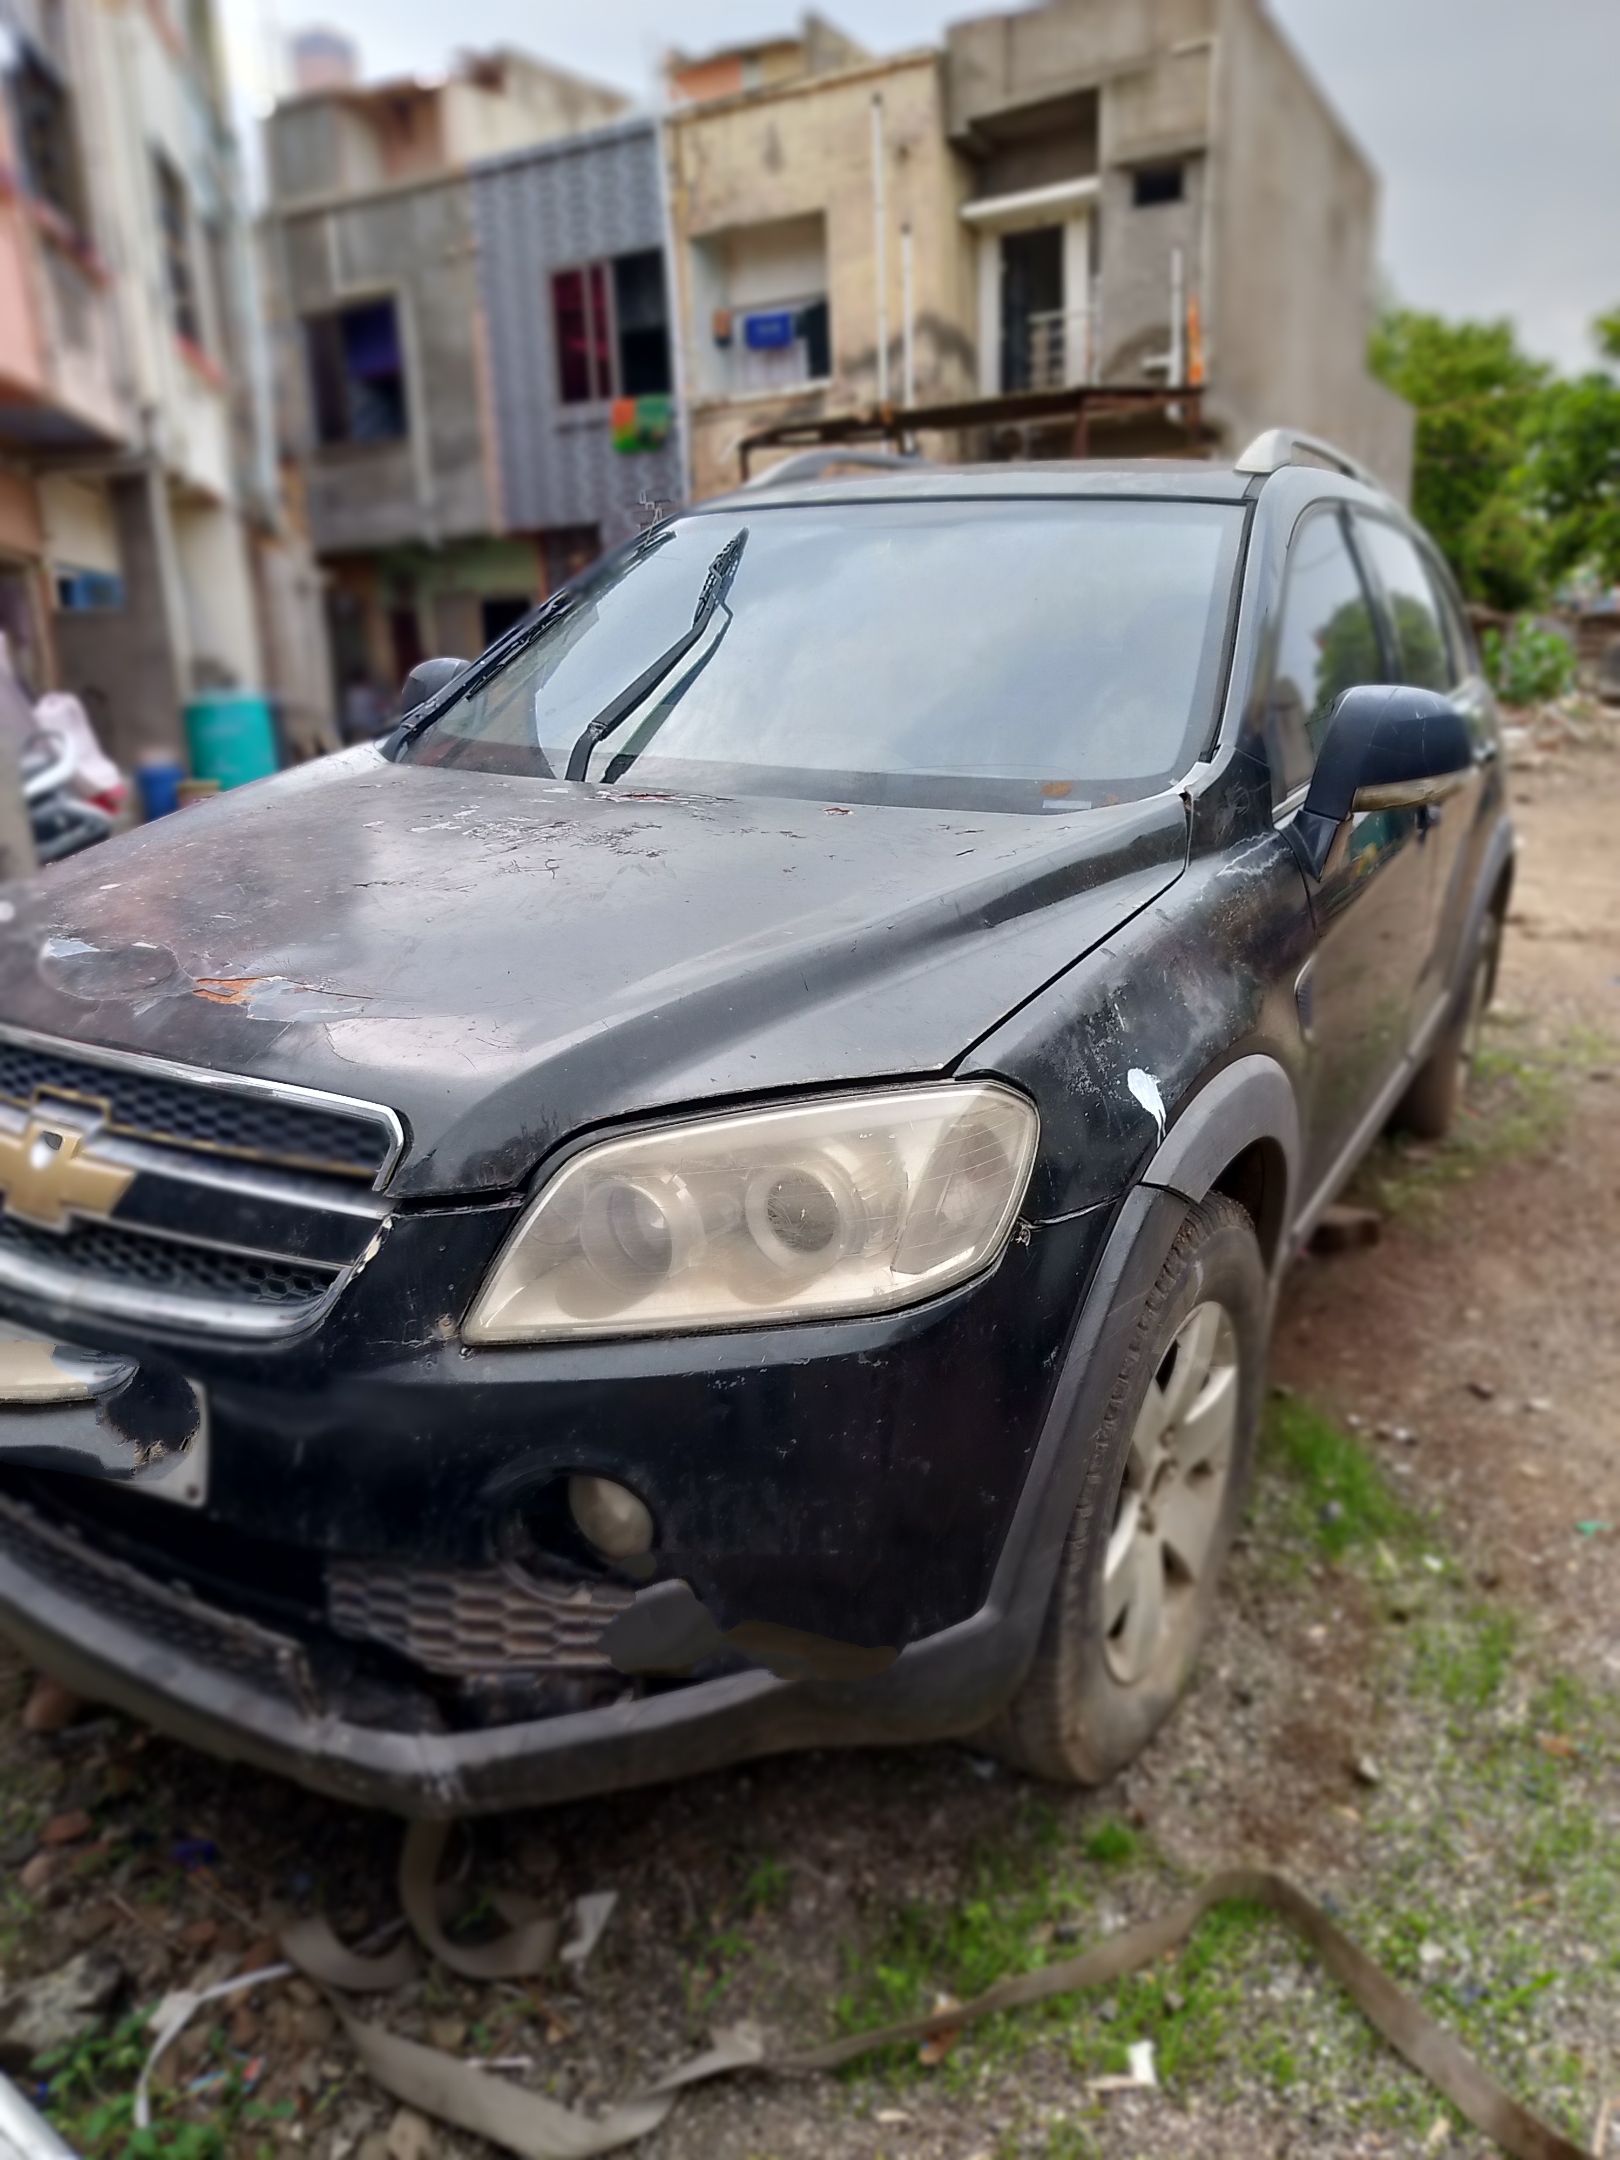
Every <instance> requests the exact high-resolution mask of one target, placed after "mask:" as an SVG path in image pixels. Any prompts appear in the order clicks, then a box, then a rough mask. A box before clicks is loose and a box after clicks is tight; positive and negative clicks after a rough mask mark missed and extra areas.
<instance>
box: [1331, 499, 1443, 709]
mask: <svg viewBox="0 0 1620 2160" xmlns="http://www.w3.org/2000/svg"><path fill="white" fill-rule="evenodd" d="M1356 534H1357V537H1358V538H1359V539H1360V541H1361V543H1362V545H1363V546H1364V547H1365V548H1366V550H1367V553H1368V555H1369V556H1370V557H1371V559H1372V566H1373V572H1374V575H1375V576H1376V577H1377V579H1378V582H1379V583H1380V584H1381V585H1382V586H1383V588H1384V594H1385V597H1386V598H1387V600H1388V602H1389V614H1390V628H1391V630H1392V631H1393V633H1394V640H1395V660H1396V671H1397V676H1398V679H1399V680H1400V681H1401V682H1403V683H1411V684H1412V685H1413V686H1414V688H1416V689H1419V690H1449V689H1450V688H1451V686H1452V684H1453V683H1454V682H1456V681H1457V679H1458V677H1459V676H1460V675H1461V674H1462V672H1463V670H1462V666H1461V664H1460V661H1459V659H1457V658H1456V657H1454V656H1453V654H1452V653H1451V651H1450V650H1449V644H1450V641H1449V639H1448V637H1447V635H1446V620H1445V617H1444V615H1443V614H1442V613H1441V610H1440V602H1439V597H1438V595H1437V594H1436V592H1435V589H1434V580H1433V578H1432V577H1431V576H1430V574H1429V566H1428V564H1427V563H1426V562H1425V561H1424V560H1423V557H1422V556H1421V555H1420V554H1419V553H1418V551H1417V549H1416V548H1415V547H1414V546H1413V544H1412V542H1411V541H1410V540H1409V539H1408V538H1407V537H1406V535H1405V533H1403V532H1398V531H1397V530H1396V528H1395V527H1394V526H1393V525H1386V524H1385V523H1384V521H1383V519H1382V518H1371V517H1359V516H1358V517H1357V519H1356Z"/></svg>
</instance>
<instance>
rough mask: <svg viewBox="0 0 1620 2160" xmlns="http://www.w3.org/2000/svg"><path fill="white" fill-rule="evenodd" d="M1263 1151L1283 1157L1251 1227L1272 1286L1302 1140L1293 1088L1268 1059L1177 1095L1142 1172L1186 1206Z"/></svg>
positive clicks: (1241, 1061)
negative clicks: (1171, 1119) (1278, 1178)
mask: <svg viewBox="0 0 1620 2160" xmlns="http://www.w3.org/2000/svg"><path fill="white" fill-rule="evenodd" d="M1262 1145H1266V1146H1269V1147H1271V1148H1274V1149H1275V1150H1276V1151H1277V1153H1278V1155H1279V1156H1280V1158H1281V1174H1282V1187H1281V1190H1279V1191H1268V1192H1267V1194H1266V1198H1265V1203H1264V1211H1263V1212H1264V1219H1263V1220H1261V1219H1258V1218H1259V1216H1260V1214H1261V1211H1260V1210H1259V1209H1251V1213H1254V1214H1256V1216H1257V1220H1256V1223H1255V1228H1256V1230H1257V1231H1258V1232H1259V1234H1260V1240H1261V1245H1262V1249H1263V1250H1264V1252H1265V1253H1266V1256H1267V1260H1268V1269H1267V1272H1268V1273H1269V1274H1270V1275H1271V1276H1272V1278H1273V1280H1275V1279H1276V1277H1277V1276H1278V1275H1279V1273H1280V1271H1281V1266H1282V1262H1283V1260H1284V1259H1285V1257H1286V1240H1285V1239H1284V1238H1283V1237H1282V1236H1281V1235H1280V1230H1281V1226H1282V1224H1284V1223H1286V1222H1287V1220H1288V1218H1289V1211H1290V1207H1291V1204H1292V1202H1293V1200H1294V1196H1295V1195H1296V1193H1297V1192H1298V1189H1299V1177H1300V1159H1301V1138H1300V1122H1299V1104H1298V1101H1297V1099H1296V1097H1295V1094H1294V1083H1293V1081H1292V1080H1291V1079H1290V1078H1289V1076H1288V1074H1287V1072H1286V1071H1285V1070H1284V1068H1283V1067H1282V1066H1281V1065H1280V1064H1279V1063H1278V1062H1277V1060H1276V1059H1275V1058H1274V1057H1268V1056H1266V1055H1265V1054H1264V1053H1262V1052H1259V1051H1251V1052H1250V1053H1249V1054H1248V1055H1246V1056H1244V1057H1240V1058H1236V1059H1234V1060H1233V1062H1232V1063H1231V1064H1230V1065H1223V1066H1222V1067H1221V1069H1220V1071H1219V1072H1217V1073H1216V1074H1215V1075H1214V1076H1213V1077H1212V1078H1211V1079H1209V1080H1207V1081H1206V1082H1205V1083H1204V1085H1203V1086H1202V1087H1200V1088H1199V1089H1198V1090H1197V1092H1196V1093H1195V1094H1192V1095H1190V1096H1185V1097H1183V1100H1182V1105H1181V1107H1180V1109H1179V1111H1178V1113H1177V1116H1176V1120H1175V1123H1174V1124H1173V1125H1172V1126H1171V1127H1170V1128H1169V1130H1168V1132H1166V1134H1165V1136H1164V1138H1163V1140H1162V1141H1161V1142H1160V1143H1159V1147H1158V1150H1157V1152H1156V1153H1155V1154H1154V1156H1153V1157H1152V1159H1151V1161H1150V1162H1149V1163H1148V1165H1147V1168H1146V1169H1145V1170H1144V1171H1143V1172H1142V1183H1143V1184H1144V1185H1146V1186H1150V1187H1152V1188H1153V1189H1154V1190H1156V1191H1160V1192H1171V1193H1177V1194H1179V1195H1180V1197H1181V1198H1182V1199H1183V1200H1185V1201H1187V1202H1188V1203H1189V1204H1194V1205H1195V1204H1196V1203H1197V1202H1198V1201H1200V1200H1204V1199H1207V1198H1208V1196H1209V1194H1210V1193H1211V1192H1212V1191H1213V1190H1214V1189H1215V1187H1216V1184H1217V1181H1218V1180H1219V1179H1220V1177H1221V1175H1222V1173H1223V1172H1224V1171H1226V1170H1227V1168H1228V1167H1229V1166H1230V1165H1231V1164H1232V1163H1234V1162H1236V1161H1238V1160H1239V1158H1241V1157H1242V1156H1244V1155H1246V1154H1247V1153H1248V1152H1249V1151H1250V1150H1251V1149H1253V1148H1255V1147H1257V1146H1262Z"/></svg>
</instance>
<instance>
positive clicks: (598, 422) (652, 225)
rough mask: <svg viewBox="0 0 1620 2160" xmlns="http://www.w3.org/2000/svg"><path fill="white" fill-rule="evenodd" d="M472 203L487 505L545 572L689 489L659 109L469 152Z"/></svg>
mask: <svg viewBox="0 0 1620 2160" xmlns="http://www.w3.org/2000/svg"><path fill="white" fill-rule="evenodd" d="M472 201H473V223H474V228H475V231H476V233H477V240H478V281H479V294H480V299H481V305H482V314H483V320H484V324H485V349H486V352H487V356H488V382H489V391H490V398H491V403H492V406H493V414H494V426H495V440H496V444H497V446H498V447H497V457H496V473H497V481H498V485H499V489H500V511H501V517H502V521H503V523H504V524H505V526H506V527H507V529H509V530H511V531H514V532H530V533H535V534H537V535H540V536H541V542H542V548H543V549H547V548H549V556H548V560H547V570H548V579H549V582H553V583H554V582H556V577H557V574H558V572H559V571H561V570H563V568H564V567H565V565H566V563H567V562H568V561H569V560H570V559H571V558H572V557H575V556H577V555H579V554H580V553H581V552H582V551H584V550H587V549H589V550H590V551H591V552H595V551H596V550H597V549H599V548H603V547H613V546H616V545H617V543H618V542H619V541H621V540H625V539H628V538H630V537H631V535H633V534H634V533H636V532H638V531H639V530H640V529H641V527H642V526H643V525H645V524H646V523H647V522H648V515H649V506H651V505H654V504H657V503H675V502H679V501H681V500H682V499H683V498H684V496H685V494H686V492H687V489H686V478H685V472H684V461H683V454H682V453H683V444H682V438H681V426H680V412H679V403H680V401H679V398H678V395H677V382H676V375H675V348H674V339H673V338H672V336H671V325H670V290H669V277H668V268H667V264H666V260H665V249H664V237H665V211H664V191H663V170H662V149H661V145H660V142H659V137H658V127H657V123H656V122H654V121H652V120H647V119H636V120H629V121H625V122H623V123H622V124H621V125H619V126H617V127H612V128H605V129H596V130H593V131H592V132H591V133H589V134H585V135H576V136H572V137H570V138H568V139H566V140H564V141H562V142H554V143H545V144H542V145H540V146H539V147H537V148H535V149H532V150H525V151H521V152H519V153H517V154H516V155H514V156H511V157H507V158H502V159H500V160H499V161H497V162H493V163H489V164H485V165H481V166H478V167H476V168H475V169H474V171H473V174H472ZM598 318H600V319H598ZM582 343H583V344H584V345H586V346H588V347H590V348H591V349H590V350H589V351H585V352H582V351H581V349H580V348H581V345H582Z"/></svg>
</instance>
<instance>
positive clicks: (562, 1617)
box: [326, 1560, 635, 1679]
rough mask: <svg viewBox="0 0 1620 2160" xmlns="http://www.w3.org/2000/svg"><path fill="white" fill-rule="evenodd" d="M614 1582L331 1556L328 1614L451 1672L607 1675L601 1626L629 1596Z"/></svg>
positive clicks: (349, 1629) (349, 1630)
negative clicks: (519, 1577) (519, 1576)
mask: <svg viewBox="0 0 1620 2160" xmlns="http://www.w3.org/2000/svg"><path fill="white" fill-rule="evenodd" d="M634 1595H635V1593H634V1591H632V1590H629V1589H626V1588H623V1587H621V1586H620V1585H619V1584H617V1583H606V1582H578V1583H574V1582H560V1581H550V1582H548V1581H542V1580H540V1579H539V1578H538V1577H537V1578H535V1579H534V1580H533V1581H532V1582H528V1581H519V1580H517V1579H515V1578H514V1577H511V1576H507V1575H503V1574H499V1573H497V1572H496V1571H495V1570H494V1569H487V1570H479V1571H474V1570H465V1571H462V1570H454V1569H450V1568H428V1567H415V1566H411V1565H410V1564H408V1563H403V1562H395V1561H387V1560H333V1561H331V1562H330V1563H329V1564H328V1567H327V1571H326V1598H327V1618H328V1620H329V1621H330V1622H331V1625H332V1627H333V1629H334V1630H335V1632H336V1633H337V1634H339V1635H346V1636H348V1637H349V1638H350V1640H351V1641H355V1642H371V1643H380V1644H383V1645H384V1646H385V1647H386V1648H388V1649H390V1650H397V1651H398V1652H399V1654H400V1655H401V1656H402V1657H406V1658H409V1659H410V1660H411V1662H412V1664H414V1665H419V1666H421V1667H422V1669H423V1670H424V1671H425V1672H431V1673H442V1674H445V1675H447V1676H453V1677H455V1678H458V1679H469V1678H472V1677H474V1676H482V1675H492V1674H510V1673H566V1672H575V1673H582V1672H611V1671H612V1669H613V1668H612V1664H611V1662H610V1660H609V1658H608V1656H607V1654H606V1652H605V1651H604V1650H603V1649H602V1647H601V1636H602V1631H603V1630H604V1629H605V1628H606V1627H607V1625H608V1623H609V1622H610V1621H611V1620H613V1619H615V1618H616V1617H617V1615H618V1614H620V1613H621V1612H623V1611H624V1610H625V1608H626V1606H628V1605H629V1604H630V1602H631V1600H632V1598H633V1597H634Z"/></svg>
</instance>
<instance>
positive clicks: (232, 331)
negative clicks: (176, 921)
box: [0, 0, 322, 767]
mask: <svg viewBox="0 0 1620 2160" xmlns="http://www.w3.org/2000/svg"><path fill="white" fill-rule="evenodd" d="M0 6H3V7H4V8H5V9H6V10H7V11H8V13H7V14H6V17H5V20H4V23H3V24H0V72H3V75H4V95H3V96H0V133H3V136H4V146H3V149H0V155H3V156H4V157H5V160H6V163H5V171H6V172H7V174H8V175H13V176H15V180H14V184H13V185H12V186H11V187H9V189H7V190H6V191H5V193H6V196H7V199H6V200H4V201H0V287H3V288H4V294H3V298H0V378H3V381H0V452H3V454H4V455H5V457H6V464H7V467H8V470H7V472H6V475H5V484H4V486H3V488H0V497H3V502H0V514H4V515H5V517H6V522H7V531H6V533H5V536H4V537H3V538H0V552H3V553H4V555H5V556H6V557H7V562H6V563H5V564H0V606H6V607H9V609H10V610H11V612H12V613H13V614H16V613H19V612H20V607H19V604H18V601H17V594H18V592H19V590H20V589H21V588H22V587H24V586H27V587H28V588H29V589H30V591H31V593H32V599H33V613H34V616H35V622H36V634H35V636H34V638H33V640H32V643H31V645H30V647H29V651H28V657H27V661H26V670H25V671H26V673H27V675H28V677H29V680H28V688H29V690H30V691H31V692H32V693H33V694H35V695H37V694H39V693H40V692H41V691H43V690H44V689H47V688H65V689H68V690H72V691H74V692H76V693H77V694H78V695H79V696H80V697H81V698H82V699H83V700H84V703H85V705H86V707H87V709H88V710H89V712H90V715H91V718H92V720H93V721H94V723H95V725H96V727H97V729H98V732H99V733H100V734H101V736H102V738H103V741H104V742H105V744H106V747H107V748H108V750H109V751H110V752H111V754H112V755H113V756H114V757H115V758H116V759H118V761H119V762H120V763H122V764H123V765H125V766H126V767H128V766H130V765H132V764H134V763H135V762H136V761H137V760H138V759H139V758H140V756H141V755H142V754H143V753H145V752H148V751H160V752H165V753H171V754H172V753H173V752H175V751H182V752H183V747H184V737H183V732H182V724H181V721H182V711H183V707H184V705H185V703H186V701H187V700H188V699H189V698H191V697H193V696H195V695H197V694H199V693H201V692H204V691H207V690H209V689H214V688H219V687H222V686H226V685H229V686H235V687H241V688H245V689H250V690H256V691H257V690H266V689H269V690H272V691H274V690H276V689H277V688H278V687H280V685H279V684H278V680H277V667H276V663H277V660H278V658H283V659H286V660H287V661H288V662H289V665H292V666H293V667H294V672H296V661H297V656H298V655H300V654H301V653H302V652H303V651H305V650H306V649H307V645H308V640H309V636H310V634H311V630H312V629H313V630H314V632H315V634H316V635H318V634H319V616H318V613H316V614H315V615H313V616H312V615H311V610H310V606H309V600H310V590H311V571H310V566H309V565H308V563H307V561H306V560H305V559H304V558H303V557H302V556H301V555H300V553H299V551H298V549H297V545H296V542H295V540H294V539H293V538H292V537H291V536H290V535H289V534H288V533H286V532H285V531H284V530H283V528H282V525H281V520H280V513H279V506H278V502H277V496H276V485H275V469H274V464H273V459H272V455H271V438H270V434H269V429H268V418H269V415H268V409H267V405H266V389H267V382H266V375H265V368H264V362H263V348H262V341H261V338H260V334H259V325H258V307H257V295H256V289H255V286H254V281H253V277H252V272H251V261H250V254H249V249H248V244H247V231H246V226H245V222H244V215H243V208H242V189H241V178H240V171H239V166H238V159H237V149H236V143H235V139H234V137H233V135H232V132H231V127H230V122H229V117H228V105H227V100H226V93H225V88H224V83H223V78H222V75H221V71H220V67H219V62H218V55H217V50H216V44H215V37H216V30H215V22H214V17H213V13H212V9H211V6H210V5H209V0H186V4H185V6H184V7H183V8H179V7H171V6H170V4H169V0H146V4H145V5H144V6H142V7H138V8H137V7H127V6H116V5H107V4H105V0H0ZM6 593H9V594H10V596H11V597H10V599H9V601H8V600H6V599H5V598H4V595H5V594H6ZM272 596H274V597H275V598H276V600H277V602H278V604H277V605H276V606H275V607H274V608H272V606H271V605H270V602H271V599H272ZM13 642H14V643H16V642H18V641H17V640H16V639H14V640H13ZM289 704H290V706H291V707H296V708H297V709H296V710H292V709H290V710H289V714H288V717H289V720H290V721H291V722H292V724H293V729H294V733H295V734H296V733H297V732H298V729H299V727H300V726H301V725H303V726H307V728H308V730H309V731H311V732H312V733H313V734H314V735H316V736H317V737H318V735H319V732H320V722H321V717H322V713H321V704H322V700H320V699H317V703H316V706H315V707H314V708H312V709H310V710H308V711H305V710H304V709H303V707H302V705H301V704H300V703H299V700H298V699H297V698H296V697H294V698H292V699H291V700H290V701H289Z"/></svg>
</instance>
